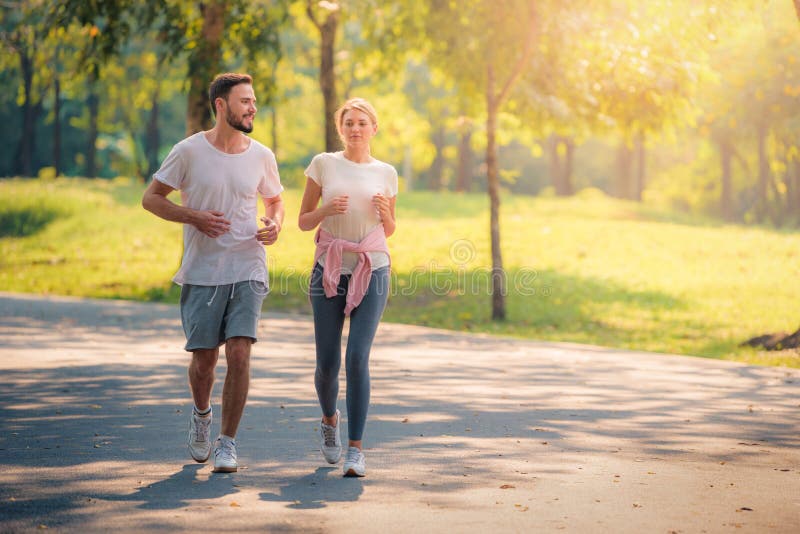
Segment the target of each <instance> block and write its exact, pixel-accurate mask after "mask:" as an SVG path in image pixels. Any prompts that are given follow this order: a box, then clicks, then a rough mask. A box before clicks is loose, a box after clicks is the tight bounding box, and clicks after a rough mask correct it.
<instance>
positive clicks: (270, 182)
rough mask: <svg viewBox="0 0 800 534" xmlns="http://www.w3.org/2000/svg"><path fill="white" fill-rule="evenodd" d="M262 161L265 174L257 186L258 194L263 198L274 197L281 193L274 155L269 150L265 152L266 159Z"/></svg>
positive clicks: (281, 188)
mask: <svg viewBox="0 0 800 534" xmlns="http://www.w3.org/2000/svg"><path fill="white" fill-rule="evenodd" d="M264 160H265V161H264V165H265V166H266V169H265V171H266V172H265V173H264V177H263V178H262V179H261V181H260V182H259V184H258V192H259V194H260V195H261V196H262V197H264V198H272V197H276V196H278V195H280V194H281V192H282V191H283V185H281V177H280V174H278V161H277V160H276V159H275V154H273V153H272V151H271V150H270V151H268V152H267V157H266V158H264Z"/></svg>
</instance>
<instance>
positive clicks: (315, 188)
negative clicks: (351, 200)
mask: <svg viewBox="0 0 800 534" xmlns="http://www.w3.org/2000/svg"><path fill="white" fill-rule="evenodd" d="M320 198H322V187H320V185H319V184H318V183H317V182H315V181H314V180H312V179H311V178H308V177H306V190H305V192H304V193H303V201H302V202H301V204H300V215H299V216H298V217H297V225H298V226H299V227H300V229H301V230H303V231H304V232H307V231H308V230H313V229H314V228H316V227H317V226H318V225H319V223H321V222H322V221H323V219H325V217H328V216H329V215H338V214H340V213H346V212H347V199H348V197H347V195H342V196H338V197H336V198H334V199H332V200H331V201H330V202H328V203H327V204H323V205H322V206H320V207H317V205H318V204H319V199H320Z"/></svg>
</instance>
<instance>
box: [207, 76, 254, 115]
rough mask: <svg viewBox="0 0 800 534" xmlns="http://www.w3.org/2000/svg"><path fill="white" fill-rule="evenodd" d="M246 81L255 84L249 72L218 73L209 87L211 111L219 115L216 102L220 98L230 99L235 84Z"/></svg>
mask: <svg viewBox="0 0 800 534" xmlns="http://www.w3.org/2000/svg"><path fill="white" fill-rule="evenodd" d="M241 83H246V84H250V85H253V77H252V76H250V75H249V74H239V73H236V72H226V73H225V74H218V75H217V76H216V77H215V78H214V80H213V81H212V82H211V85H210V86H209V87H208V99H209V101H210V103H211V112H212V113H213V114H214V116H215V117H216V116H217V106H216V104H214V102H216V101H217V99H218V98H223V99H225V101H226V102H227V101H228V95H229V94H231V89H233V88H234V87H235V86H237V85H239V84H241Z"/></svg>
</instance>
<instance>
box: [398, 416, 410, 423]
mask: <svg viewBox="0 0 800 534" xmlns="http://www.w3.org/2000/svg"><path fill="white" fill-rule="evenodd" d="M400 422H401V423H408V417H405V418H404V419H403V420H402V421H400Z"/></svg>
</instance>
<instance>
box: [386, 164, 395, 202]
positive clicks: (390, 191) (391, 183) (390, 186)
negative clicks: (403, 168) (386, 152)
mask: <svg viewBox="0 0 800 534" xmlns="http://www.w3.org/2000/svg"><path fill="white" fill-rule="evenodd" d="M389 169H390V171H389V176H388V177H387V179H386V196H387V197H389V198H393V197H396V196H397V189H398V187H397V181H398V180H397V169H395V168H394V167H392V166H391V165H390V166H389Z"/></svg>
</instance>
